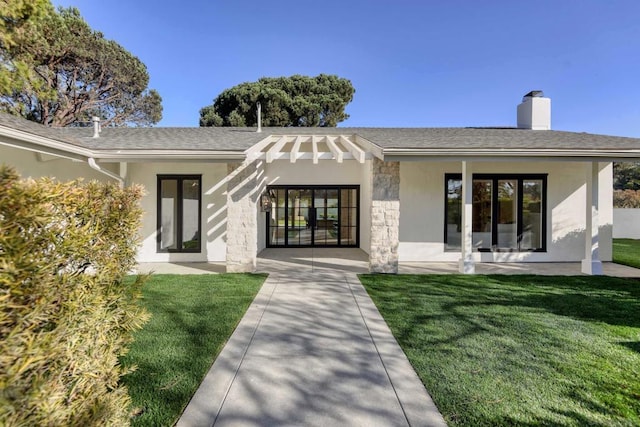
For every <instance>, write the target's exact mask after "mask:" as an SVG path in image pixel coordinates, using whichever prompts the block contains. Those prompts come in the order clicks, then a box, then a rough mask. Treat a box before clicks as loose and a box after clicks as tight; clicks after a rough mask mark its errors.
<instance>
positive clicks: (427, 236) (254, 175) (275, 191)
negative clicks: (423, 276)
mask: <svg viewBox="0 0 640 427" xmlns="http://www.w3.org/2000/svg"><path fill="white" fill-rule="evenodd" d="M517 117H518V119H517V127H514V128H473V127H469V128H260V127H259V128H258V129H256V128H104V129H99V123H98V122H96V123H94V127H93V128H63V129H55V128H47V127H44V126H41V125H39V124H35V123H32V122H28V121H25V120H22V119H20V118H16V117H12V116H7V115H0V163H7V164H10V165H13V166H15V167H16V168H17V169H18V171H19V172H20V173H21V174H22V175H23V176H32V177H38V176H44V175H49V176H55V177H56V178H57V179H61V180H66V179H72V178H77V177H85V178H87V179H98V180H115V181H118V182H120V183H122V184H123V185H129V184H132V183H138V184H143V185H144V186H145V187H146V190H147V193H148V194H147V195H146V196H145V197H144V199H143V200H142V207H143V209H144V211H145V215H144V218H143V226H142V230H141V233H142V247H141V248H140V251H139V254H138V261H140V262H190V261H194V262H195V261H199V262H202V261H224V262H226V266H227V270H228V271H232V272H238V271H252V270H253V269H254V268H255V266H256V257H257V255H258V253H259V252H260V251H262V250H263V249H264V248H267V247H274V248H281V247H301V246H306V247H308V246H313V247H335V246H337V247H353V248H361V249H362V250H363V251H365V252H366V253H368V255H369V258H370V270H371V271H372V272H385V273H394V272H397V269H398V262H399V261H422V262H428V261H457V262H459V264H460V271H461V272H464V273H473V272H474V265H475V263H477V262H551V261H560V262H575V261H580V262H582V271H583V272H585V273H588V274H599V273H601V271H602V270H601V261H610V260H611V257H612V237H611V236H612V162H613V161H614V160H630V159H635V160H637V159H638V158H640V139H635V138H624V137H614V136H604V135H593V134H586V133H575V132H563V131H555V130H551V102H550V100H549V99H548V98H546V97H544V96H543V95H542V93H541V92H537V91H534V92H530V93H528V94H527V95H525V97H524V98H523V101H522V103H521V104H520V105H519V106H518V108H517Z"/></svg>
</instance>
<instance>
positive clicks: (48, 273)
mask: <svg viewBox="0 0 640 427" xmlns="http://www.w3.org/2000/svg"><path fill="white" fill-rule="evenodd" d="M18 178H19V177H18V176H17V175H16V173H15V171H13V170H12V169H9V168H0V425H3V426H103V425H128V424H129V410H130V408H129V406H130V404H129V403H130V400H129V396H128V393H127V389H126V388H125V387H124V386H123V385H122V384H121V383H120V379H121V377H122V376H123V375H124V374H126V373H127V372H128V370H127V369H125V368H123V367H122V366H121V365H120V363H119V359H118V358H119V356H121V355H123V354H124V353H125V352H126V350H127V346H128V344H129V343H130V342H131V340H132V332H133V331H134V330H136V329H138V328H140V327H141V325H142V324H143V323H144V321H145V320H146V318H147V316H148V315H147V313H146V312H145V311H144V310H143V309H142V308H141V307H140V306H139V304H138V303H137V300H138V298H139V295H140V286H141V285H142V282H143V281H144V278H138V280H137V281H136V282H135V283H134V284H130V283H129V281H127V283H125V281H124V278H125V276H126V275H127V274H128V273H129V271H130V270H131V269H132V267H133V266H134V265H135V254H136V249H137V243H138V230H139V225H140V219H141V216H142V211H141V209H140V206H139V200H140V197H141V194H142V189H141V188H139V187H133V188H126V189H121V188H119V187H118V186H116V185H114V184H100V183H97V182H92V183H89V184H82V185H81V184H80V183H79V182H69V183H58V182H54V181H52V180H50V179H40V180H37V181H33V180H20V179H18Z"/></svg>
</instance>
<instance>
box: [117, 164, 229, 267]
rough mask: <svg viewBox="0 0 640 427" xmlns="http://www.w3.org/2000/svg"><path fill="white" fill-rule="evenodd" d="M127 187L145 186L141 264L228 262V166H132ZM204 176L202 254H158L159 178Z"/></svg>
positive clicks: (130, 166)
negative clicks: (165, 176) (166, 176)
mask: <svg viewBox="0 0 640 427" xmlns="http://www.w3.org/2000/svg"><path fill="white" fill-rule="evenodd" d="M127 170H128V176H127V185H130V184H142V185H143V186H144V187H145V189H146V195H145V196H144V197H143V199H142V202H141V204H142V209H143V210H144V217H143V219H142V230H141V237H142V247H141V248H140V250H139V251H138V262H196V261H200V262H204V261H225V260H226V253H227V243H226V240H227V236H226V234H227V196H226V192H227V164H226V163H178V162H176V163H168V162H167V163H129V164H128V167H127ZM181 174H185V175H187V174H194V175H200V174H202V242H201V245H202V246H201V252H200V253H166V252H163V253H158V252H157V243H156V226H157V214H158V209H157V203H158V188H157V186H158V181H157V176H158V175H181Z"/></svg>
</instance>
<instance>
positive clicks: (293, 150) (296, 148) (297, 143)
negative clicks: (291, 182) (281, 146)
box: [289, 135, 302, 163]
mask: <svg viewBox="0 0 640 427" xmlns="http://www.w3.org/2000/svg"><path fill="white" fill-rule="evenodd" d="M300 144H302V137H301V136H300V135H298V136H296V141H295V142H294V143H293V147H292V148H291V152H290V153H289V155H290V156H289V160H290V161H291V163H295V162H296V159H297V158H298V151H300Z"/></svg>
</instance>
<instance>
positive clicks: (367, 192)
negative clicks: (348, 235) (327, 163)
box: [360, 160, 373, 255]
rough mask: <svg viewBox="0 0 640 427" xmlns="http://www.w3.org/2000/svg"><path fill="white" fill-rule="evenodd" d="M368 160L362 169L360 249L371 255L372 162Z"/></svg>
mask: <svg viewBox="0 0 640 427" xmlns="http://www.w3.org/2000/svg"><path fill="white" fill-rule="evenodd" d="M372 161H373V160H367V161H366V162H365V164H364V167H363V168H362V170H361V178H360V182H362V185H361V187H360V249H362V250H363V251H365V252H366V253H367V254H369V255H370V252H371V250H370V248H371V213H370V212H371V196H372V195H371V191H372V190H371V162H372Z"/></svg>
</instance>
